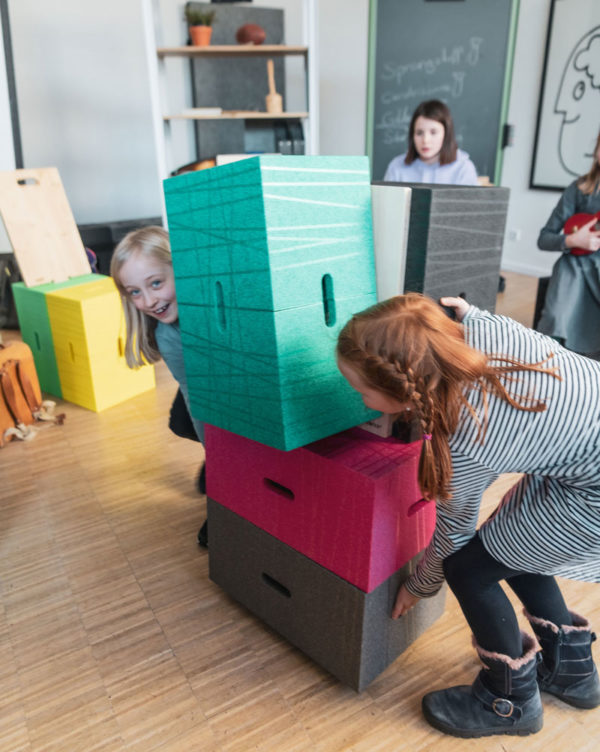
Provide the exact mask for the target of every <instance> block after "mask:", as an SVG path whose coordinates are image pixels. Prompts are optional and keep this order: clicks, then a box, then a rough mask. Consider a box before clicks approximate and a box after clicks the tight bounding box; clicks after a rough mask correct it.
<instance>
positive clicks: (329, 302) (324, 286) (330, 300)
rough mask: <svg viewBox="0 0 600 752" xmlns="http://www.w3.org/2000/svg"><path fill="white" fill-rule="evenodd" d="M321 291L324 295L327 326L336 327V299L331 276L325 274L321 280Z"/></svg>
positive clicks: (324, 313) (324, 312)
mask: <svg viewBox="0 0 600 752" xmlns="http://www.w3.org/2000/svg"><path fill="white" fill-rule="evenodd" d="M321 290H322V294H323V316H324V318H325V326H335V321H336V313H335V298H334V295H333V278H332V276H331V274H324V275H323V278H322V280H321Z"/></svg>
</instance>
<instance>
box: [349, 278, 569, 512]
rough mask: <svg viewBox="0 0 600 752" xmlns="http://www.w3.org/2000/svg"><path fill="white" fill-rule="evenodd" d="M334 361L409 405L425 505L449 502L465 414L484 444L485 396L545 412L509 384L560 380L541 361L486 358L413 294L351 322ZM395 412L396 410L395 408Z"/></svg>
mask: <svg viewBox="0 0 600 752" xmlns="http://www.w3.org/2000/svg"><path fill="white" fill-rule="evenodd" d="M337 355H338V358H339V359H340V360H341V361H343V362H344V363H346V364H348V365H349V366H351V367H352V368H353V369H355V371H356V372H357V373H358V374H359V375H360V377H361V380H362V381H363V382H364V383H365V384H367V385H368V386H369V387H371V388H372V389H374V390H376V391H379V392H382V393H383V394H386V395H388V396H389V397H391V398H392V399H393V400H395V401H397V402H399V403H400V404H401V403H403V402H410V403H411V405H412V406H413V408H414V413H415V416H416V420H418V421H419V424H420V428H421V430H422V432H423V438H424V441H423V446H422V450H421V458H420V463H419V484H420V486H421V491H422V493H423V495H424V496H425V497H426V498H429V499H433V498H437V499H438V501H439V502H441V503H444V502H445V501H447V500H449V499H450V498H451V496H452V489H451V481H452V473H453V470H452V457H451V452H450V444H449V442H450V437H451V436H452V435H453V434H454V433H455V431H456V430H457V428H458V426H459V419H460V416H461V412H462V410H463V409H464V410H465V411H466V413H467V414H468V416H469V417H470V418H471V420H472V421H473V422H474V423H475V425H476V426H477V429H478V430H477V436H476V440H480V441H483V440H484V437H485V433H486V428H487V420H488V401H489V397H490V396H491V395H494V396H496V397H497V398H499V399H501V400H503V401H504V402H506V403H507V404H509V405H510V406H511V407H513V408H514V409H516V410H523V411H527V412H541V411H543V410H545V409H546V404H545V403H544V401H543V400H540V399H539V398H537V397H536V396H535V395H528V396H524V395H522V394H519V393H518V390H517V392H516V393H515V390H514V389H513V388H511V389H510V393H509V391H508V389H507V382H509V383H510V381H511V380H513V379H515V380H520V377H519V374H520V373H526V372H533V373H539V374H544V375H547V376H548V377H550V378H560V374H559V373H558V372H557V370H556V369H554V368H552V367H550V366H549V365H548V363H547V361H548V360H549V359H550V358H551V357H552V354H549V355H548V357H547V358H546V360H544V361H541V362H539V363H527V362H523V361H520V360H517V359H515V358H512V357H510V356H506V355H504V354H499V355H490V356H488V355H486V353H484V352H482V351H480V350H477V349H476V348H473V347H471V346H470V345H468V344H467V343H466V342H465V337H464V331H463V327H462V326H461V325H460V324H459V323H457V322H455V321H451V320H450V319H449V318H448V317H447V316H445V314H444V313H443V311H442V310H441V309H440V308H439V306H438V305H437V304H436V303H434V301H432V300H430V299H428V298H426V297H425V296H423V295H419V294H417V293H407V294H406V295H398V296H397V297H395V298H391V299H390V300H387V301H382V302H380V303H377V304H376V305H375V306H372V307H371V308H367V309H366V310H365V311H362V312H361V313H358V314H356V315H355V316H353V317H352V318H351V319H350V321H348V322H347V323H346V325H345V326H344V327H343V329H342V331H341V332H340V334H339V337H338V344H337ZM472 389H474V390H479V391H480V393H481V400H482V404H481V407H478V408H477V409H476V408H475V407H474V406H473V405H471V404H470V402H469V399H468V392H469V390H472ZM399 409H401V408H399Z"/></svg>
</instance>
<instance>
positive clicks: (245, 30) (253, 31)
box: [235, 23, 267, 44]
mask: <svg viewBox="0 0 600 752" xmlns="http://www.w3.org/2000/svg"><path fill="white" fill-rule="evenodd" d="M235 38H236V40H237V42H238V43H239V44H262V43H263V42H264V41H265V39H266V38H267V33H266V31H265V30H264V29H263V27H262V26H259V25H258V24H253V23H247V24H244V25H243V26H240V28H239V29H238V30H237V31H236V32H235Z"/></svg>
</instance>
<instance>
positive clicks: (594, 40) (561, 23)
mask: <svg viewBox="0 0 600 752" xmlns="http://www.w3.org/2000/svg"><path fill="white" fill-rule="evenodd" d="M599 130H600V2H598V0H552V5H551V8H550V21H549V24H548V37H547V40H546V57H545V62H544V73H543V78H542V89H541V93H540V101H539V105H538V117H537V126H536V133H535V145H534V150H533V162H532V166H531V178H530V182H529V185H530V187H531V188H543V189H546V190H551V191H562V190H564V189H565V188H566V186H567V185H569V183H571V182H573V180H575V178H577V177H579V176H580V175H584V174H585V173H586V172H588V171H589V169H590V167H591V166H592V160H593V158H594V154H593V151H594V145H595V143H596V139H597V137H598V131H599Z"/></svg>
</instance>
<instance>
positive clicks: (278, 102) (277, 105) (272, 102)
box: [265, 60, 283, 115]
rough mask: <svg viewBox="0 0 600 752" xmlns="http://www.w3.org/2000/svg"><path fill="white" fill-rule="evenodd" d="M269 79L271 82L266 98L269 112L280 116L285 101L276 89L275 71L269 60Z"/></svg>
mask: <svg viewBox="0 0 600 752" xmlns="http://www.w3.org/2000/svg"><path fill="white" fill-rule="evenodd" d="M267 78H268V80H269V93H268V94H267V96H266V97H265V103H266V107H267V112H270V113H272V114H273V115H280V114H281V113H282V112H283V100H282V98H281V94H278V93H277V91H276V89H275V70H274V66H273V61H272V60H267Z"/></svg>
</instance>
